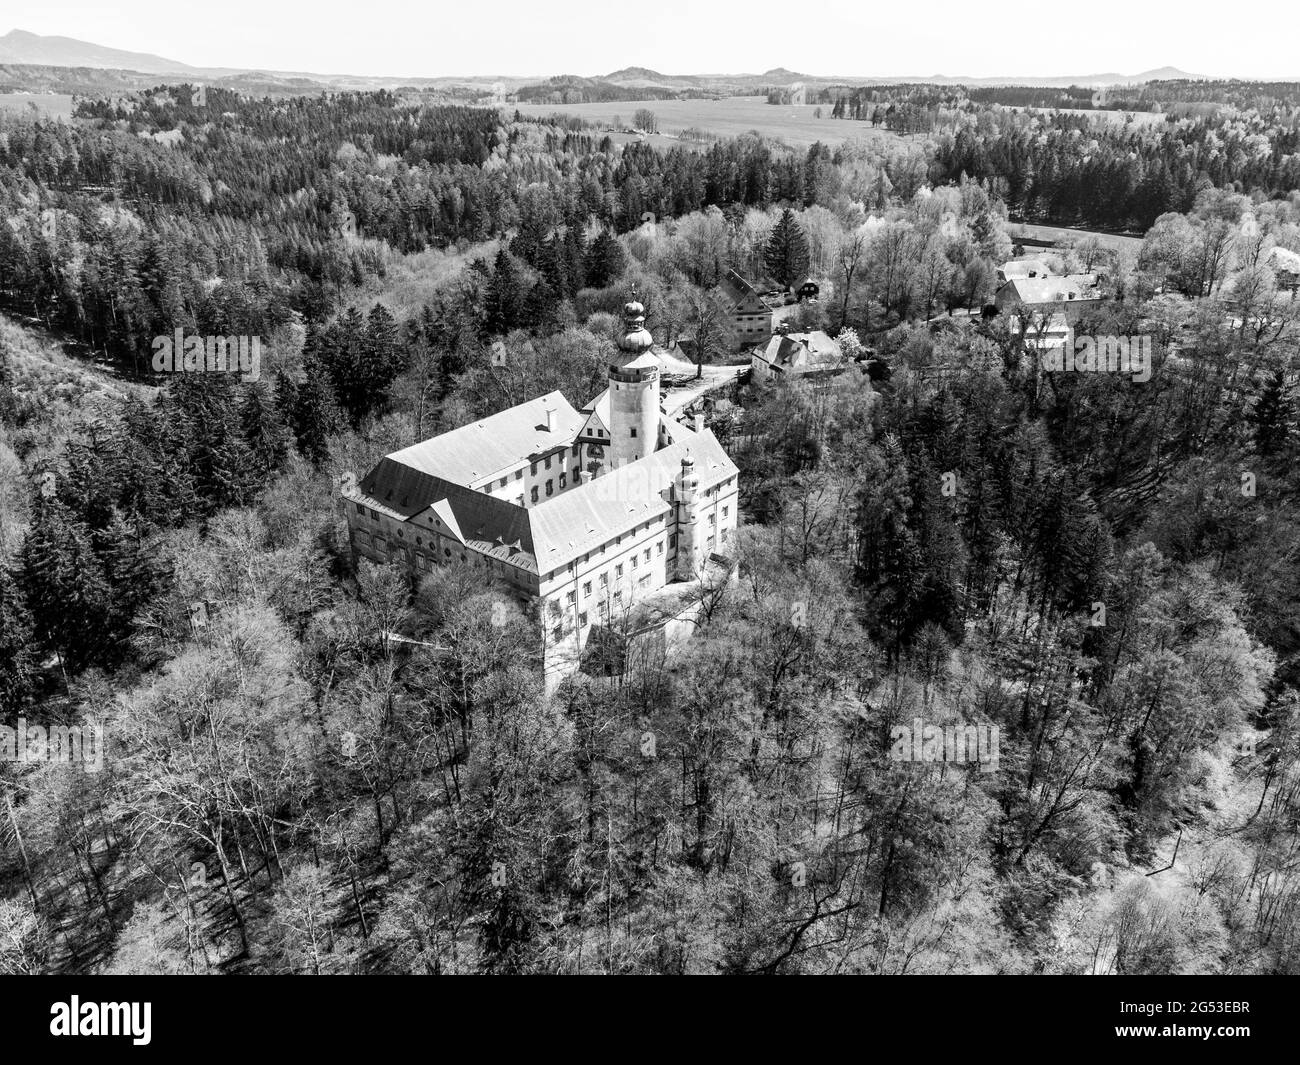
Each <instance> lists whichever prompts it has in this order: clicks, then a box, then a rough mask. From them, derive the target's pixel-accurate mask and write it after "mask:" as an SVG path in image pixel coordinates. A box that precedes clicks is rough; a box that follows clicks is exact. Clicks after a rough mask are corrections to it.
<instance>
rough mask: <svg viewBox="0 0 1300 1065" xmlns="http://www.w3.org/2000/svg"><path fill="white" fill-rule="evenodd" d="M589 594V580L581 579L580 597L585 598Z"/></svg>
mask: <svg viewBox="0 0 1300 1065" xmlns="http://www.w3.org/2000/svg"><path fill="white" fill-rule="evenodd" d="M589 595H591V581H583V583H582V598H584V599H586V598H587V596H589Z"/></svg>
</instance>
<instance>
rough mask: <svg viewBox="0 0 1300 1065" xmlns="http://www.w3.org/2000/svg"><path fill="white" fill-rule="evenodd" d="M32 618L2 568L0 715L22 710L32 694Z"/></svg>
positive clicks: (10, 575) (20, 594) (1, 567)
mask: <svg viewBox="0 0 1300 1065" xmlns="http://www.w3.org/2000/svg"><path fill="white" fill-rule="evenodd" d="M31 640H32V618H31V614H29V613H28V611H27V605H26V604H25V603H24V602H23V598H22V592H21V589H20V588H19V587H18V584H17V582H16V581H15V580H14V575H13V574H12V573H10V572H9V570H8V568H7V567H5V566H3V565H0V713H3V714H5V715H6V716H8V715H9V714H12V713H14V712H15V711H18V710H20V709H21V708H22V707H23V706H24V705H25V704H26V702H27V700H28V698H29V697H30V696H31V694H32V688H33V686H34V684H35V679H36V661H35V659H34V658H33V655H32V645H31Z"/></svg>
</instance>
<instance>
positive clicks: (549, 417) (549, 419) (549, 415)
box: [546, 407, 555, 433]
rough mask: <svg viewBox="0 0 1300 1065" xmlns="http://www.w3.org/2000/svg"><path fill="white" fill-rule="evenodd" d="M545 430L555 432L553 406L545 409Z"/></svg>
mask: <svg viewBox="0 0 1300 1065" xmlns="http://www.w3.org/2000/svg"><path fill="white" fill-rule="evenodd" d="M546 431H547V432H548V433H553V432H555V408H554V407H550V408H548V409H547V411H546Z"/></svg>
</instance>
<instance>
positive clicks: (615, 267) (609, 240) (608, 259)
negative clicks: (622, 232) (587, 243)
mask: <svg viewBox="0 0 1300 1065" xmlns="http://www.w3.org/2000/svg"><path fill="white" fill-rule="evenodd" d="M626 269H627V256H626V255H625V254H624V252H623V245H622V244H620V243H619V242H618V239H617V238H616V237H615V236H614V235H613V234H612V233H610V232H609V231H608V230H604V229H602V230H601V231H600V233H598V234H597V236H596V239H595V240H593V241H592V242H591V247H590V248H588V249H587V278H586V281H587V285H588V286H589V287H591V288H605V287H606V286H607V285H612V284H613V283H614V282H615V281H617V280H618V279H619V278H620V277H622V276H623V271H624V270H626Z"/></svg>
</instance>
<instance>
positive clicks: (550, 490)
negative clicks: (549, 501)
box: [546, 480, 555, 496]
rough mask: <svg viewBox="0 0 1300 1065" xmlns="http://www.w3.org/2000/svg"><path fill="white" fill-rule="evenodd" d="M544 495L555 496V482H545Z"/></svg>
mask: <svg viewBox="0 0 1300 1065" xmlns="http://www.w3.org/2000/svg"><path fill="white" fill-rule="evenodd" d="M546 494H547V495H548V496H550V495H554V494H555V482H554V481H550V480H548V481H547V482H546Z"/></svg>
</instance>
